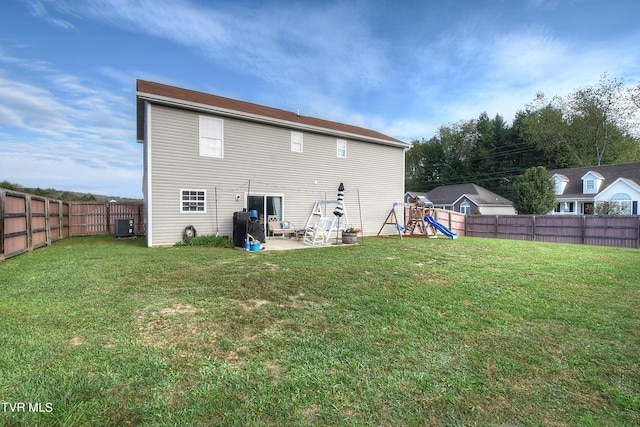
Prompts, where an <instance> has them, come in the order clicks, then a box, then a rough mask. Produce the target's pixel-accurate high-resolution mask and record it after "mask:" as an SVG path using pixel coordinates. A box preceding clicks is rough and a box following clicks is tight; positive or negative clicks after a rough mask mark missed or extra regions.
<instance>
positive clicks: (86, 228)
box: [0, 188, 144, 260]
mask: <svg viewBox="0 0 640 427" xmlns="http://www.w3.org/2000/svg"><path fill="white" fill-rule="evenodd" d="M118 218H132V219H133V221H134V232H135V233H137V234H140V233H144V227H143V225H142V224H143V205H142V204H139V203H88V202H64V201H61V200H54V199H49V198H46V197H40V196H34V195H31V194H26V193H20V192H17V191H11V190H5V189H2V188H0V260H2V259H5V258H10V257H12V256H16V255H19V254H22V253H24V252H27V251H30V250H33V249H37V248H40V247H42V246H47V245H51V244H52V243H53V242H55V241H57V240H60V239H64V238H66V237H69V236H89V235H96V234H108V233H112V232H113V230H114V223H115V220H116V219H118Z"/></svg>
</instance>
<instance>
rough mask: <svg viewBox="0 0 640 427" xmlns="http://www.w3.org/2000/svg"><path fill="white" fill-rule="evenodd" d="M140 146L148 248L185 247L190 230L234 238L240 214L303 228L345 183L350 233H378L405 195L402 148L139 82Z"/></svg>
mask: <svg viewBox="0 0 640 427" xmlns="http://www.w3.org/2000/svg"><path fill="white" fill-rule="evenodd" d="M137 139H138V142H140V143H142V144H144V150H143V153H144V154H143V155H144V177H143V193H144V203H145V222H146V224H145V226H146V232H147V244H148V246H161V245H172V244H174V243H176V242H178V241H180V240H182V238H183V232H184V230H185V228H186V227H187V226H189V225H191V226H192V227H193V228H195V230H196V231H197V234H198V235H208V234H216V235H221V236H231V235H232V232H233V218H234V213H235V212H239V211H243V210H256V211H258V213H259V216H260V219H261V220H266V219H267V218H268V219H280V220H286V221H287V222H290V223H291V224H292V225H293V226H294V227H296V228H303V227H304V226H305V223H306V222H307V221H308V219H309V217H310V214H311V213H312V211H313V209H314V207H318V206H321V205H318V204H317V202H318V201H327V200H332V199H336V197H337V195H336V192H337V189H338V186H339V184H340V183H341V182H342V183H344V187H345V191H344V207H345V210H346V212H348V216H347V218H348V221H349V222H350V223H351V224H350V225H353V226H355V227H357V228H362V230H363V232H364V233H365V234H367V233H368V234H375V233H376V232H377V230H378V229H379V228H380V224H382V223H383V222H384V219H385V217H386V216H387V214H388V212H389V209H390V208H391V207H392V205H393V203H394V202H397V201H399V200H402V196H403V194H404V150H405V149H407V148H408V147H409V144H407V143H405V142H403V141H400V140H398V139H395V138H393V137H390V136H387V135H384V134H382V133H380V132H376V131H374V130H370V129H365V128H361V127H358V126H352V125H348V124H344V123H338V122H332V121H328V120H322V119H319V118H314V117H308V116H304V115H300V114H298V113H297V112H291V111H285V110H281V109H277V108H272V107H268V106H263V105H257V104H253V103H249V102H245V101H240V100H235V99H230V98H225V97H221V96H216V95H213V94H207V93H203V92H198V91H193V90H188V89H182V88H178V87H173V86H168V85H165V84H160V83H155V82H150V81H145V80H138V81H137ZM323 208H324V209H326V210H328V209H330V207H329V206H324V207H323ZM324 214H325V215H329V214H330V213H326V212H325V213H324ZM360 218H362V221H361V220H360ZM264 222H265V224H266V222H267V221H264ZM265 227H266V225H265Z"/></svg>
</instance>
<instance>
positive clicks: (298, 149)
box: [291, 132, 302, 153]
mask: <svg viewBox="0 0 640 427" xmlns="http://www.w3.org/2000/svg"><path fill="white" fill-rule="evenodd" d="M291 151H293V152H294V153H302V132H291Z"/></svg>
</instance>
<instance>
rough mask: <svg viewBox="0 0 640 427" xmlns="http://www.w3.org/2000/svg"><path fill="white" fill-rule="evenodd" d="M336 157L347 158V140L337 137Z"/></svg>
mask: <svg viewBox="0 0 640 427" xmlns="http://www.w3.org/2000/svg"><path fill="white" fill-rule="evenodd" d="M337 149H338V157H339V158H341V159H346V158H347V141H345V140H344V139H338V146H337Z"/></svg>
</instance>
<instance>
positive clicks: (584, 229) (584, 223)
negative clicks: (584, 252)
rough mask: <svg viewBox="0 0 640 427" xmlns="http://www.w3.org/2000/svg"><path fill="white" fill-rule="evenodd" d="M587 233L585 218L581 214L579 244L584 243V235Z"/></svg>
mask: <svg viewBox="0 0 640 427" xmlns="http://www.w3.org/2000/svg"><path fill="white" fill-rule="evenodd" d="M586 234H587V218H586V217H585V216H584V215H582V230H581V233H580V244H582V245H584V241H585V235H586Z"/></svg>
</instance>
